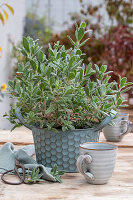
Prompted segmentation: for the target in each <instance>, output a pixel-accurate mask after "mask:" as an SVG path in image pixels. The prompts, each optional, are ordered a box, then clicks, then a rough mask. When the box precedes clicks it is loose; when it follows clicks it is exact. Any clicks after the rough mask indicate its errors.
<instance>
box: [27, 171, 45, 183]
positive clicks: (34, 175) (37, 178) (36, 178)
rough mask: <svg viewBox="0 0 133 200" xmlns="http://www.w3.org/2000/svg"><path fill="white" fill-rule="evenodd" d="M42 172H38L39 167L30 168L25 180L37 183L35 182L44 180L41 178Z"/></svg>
mask: <svg viewBox="0 0 133 200" xmlns="http://www.w3.org/2000/svg"><path fill="white" fill-rule="evenodd" d="M42 175H43V174H41V173H40V170H39V168H38V169H37V170H36V169H35V168H34V169H33V170H32V172H31V174H30V173H29V171H28V173H27V177H26V178H27V179H26V182H27V183H37V182H42V181H44V180H43V179H41V177H42Z"/></svg>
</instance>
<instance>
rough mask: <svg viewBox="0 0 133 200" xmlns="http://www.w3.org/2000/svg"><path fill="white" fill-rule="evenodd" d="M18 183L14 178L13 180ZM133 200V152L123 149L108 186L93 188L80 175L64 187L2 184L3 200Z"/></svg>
mask: <svg viewBox="0 0 133 200" xmlns="http://www.w3.org/2000/svg"><path fill="white" fill-rule="evenodd" d="M12 179H13V180H14V178H13V177H12ZM11 199H13V200H24V199H25V200H31V199H32V200H45V199H46V200H81V199H83V200H89V199H91V200H108V199H114V200H116V199H117V200H119V199H120V200H125V199H126V200H127V199H129V200H132V199H133V149H131V148H126V149H125V148H120V149H119V150H118V157H117V162H116V167H115V171H114V173H113V176H112V178H111V179H110V181H109V182H108V183H107V184H105V185H90V184H88V183H86V181H85V179H84V178H83V176H82V175H80V174H79V173H67V174H65V175H63V183H62V184H60V183H50V182H47V181H45V182H44V183H39V184H33V185H26V184H22V185H17V186H15V185H14V186H13V185H6V184H4V183H2V181H1V180H0V200H11Z"/></svg>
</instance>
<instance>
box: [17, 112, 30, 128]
mask: <svg viewBox="0 0 133 200" xmlns="http://www.w3.org/2000/svg"><path fill="white" fill-rule="evenodd" d="M15 114H16V116H17V118H18V120H19V121H20V122H21V123H22V124H23V125H24V126H25V127H27V128H29V129H30V130H32V128H33V127H32V126H30V125H28V124H26V123H25V121H24V118H23V117H22V115H21V112H20V109H19V108H15Z"/></svg>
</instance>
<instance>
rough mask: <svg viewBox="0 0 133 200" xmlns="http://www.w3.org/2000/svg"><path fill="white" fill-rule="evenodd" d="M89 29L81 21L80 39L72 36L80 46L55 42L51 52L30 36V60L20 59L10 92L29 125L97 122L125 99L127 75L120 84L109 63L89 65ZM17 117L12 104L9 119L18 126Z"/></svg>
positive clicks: (76, 125) (64, 126) (83, 125)
mask: <svg viewBox="0 0 133 200" xmlns="http://www.w3.org/2000/svg"><path fill="white" fill-rule="evenodd" d="M85 34H86V31H85V23H81V24H80V26H77V25H76V32H75V35H76V39H77V40H76V42H75V41H73V40H71V39H70V41H71V43H72V45H73V46H74V47H73V48H70V49H67V50H66V49H65V46H64V45H60V44H59V42H57V43H55V44H54V46H53V47H52V46H51V45H50V44H49V49H48V51H49V57H47V56H46V55H45V54H44V53H43V51H42V50H41V48H40V47H39V45H38V44H37V41H36V42H35V41H34V40H33V39H32V38H30V37H24V39H23V48H21V49H20V51H21V53H22V54H23V56H24V58H25V62H22V63H19V64H18V72H17V74H16V77H15V78H14V80H13V81H9V92H10V94H11V98H15V99H16V100H17V104H16V106H17V107H19V108H20V109H21V111H22V115H23V117H24V119H25V121H26V123H28V124H29V125H34V126H39V127H40V128H47V129H48V130H54V131H55V130H57V129H59V128H62V130H63V131H66V130H69V129H72V130H73V129H75V128H76V129H77V128H87V127H94V126H95V125H96V124H97V123H100V122H101V121H102V120H103V119H104V118H105V117H106V116H107V115H109V114H110V113H111V110H112V109H114V110H118V109H119V108H120V107H121V106H122V103H124V102H125V100H124V98H123V97H121V93H122V92H123V90H125V89H127V88H128V87H129V85H130V84H132V83H127V80H126V78H122V79H121V78H120V84H117V83H116V82H115V81H113V82H109V80H110V76H109V74H110V72H107V71H106V70H107V66H106V65H102V66H101V67H99V66H98V65H95V66H94V67H93V66H92V64H91V63H90V64H89V65H88V66H87V67H85V65H84V64H83V59H82V58H83V57H82V56H83V54H82V51H81V50H80V46H81V45H82V44H83V43H84V41H83V37H84V35H85ZM94 77H96V78H95V79H94ZM15 118H16V116H15V113H14V109H11V114H10V116H9V117H8V119H9V120H10V121H11V123H13V124H14V125H15V126H17V125H19V124H18V122H17V121H16V120H15Z"/></svg>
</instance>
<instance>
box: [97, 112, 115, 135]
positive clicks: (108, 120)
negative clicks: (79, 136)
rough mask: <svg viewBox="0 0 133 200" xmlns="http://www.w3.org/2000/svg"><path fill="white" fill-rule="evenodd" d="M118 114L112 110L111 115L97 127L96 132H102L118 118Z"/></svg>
mask: <svg viewBox="0 0 133 200" xmlns="http://www.w3.org/2000/svg"><path fill="white" fill-rule="evenodd" d="M116 114H117V112H116V111H115V110H111V113H110V115H108V116H107V117H106V118H105V119H104V120H103V121H102V122H101V123H100V124H99V125H98V126H97V127H95V128H94V131H100V130H101V129H103V128H104V127H105V126H107V125H108V124H109V123H110V122H111V120H112V119H113V118H114V117H115V116H116Z"/></svg>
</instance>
